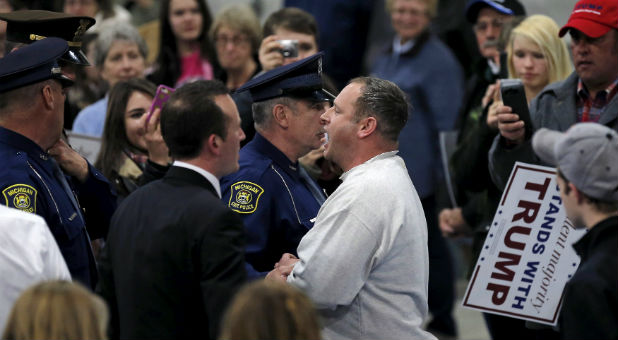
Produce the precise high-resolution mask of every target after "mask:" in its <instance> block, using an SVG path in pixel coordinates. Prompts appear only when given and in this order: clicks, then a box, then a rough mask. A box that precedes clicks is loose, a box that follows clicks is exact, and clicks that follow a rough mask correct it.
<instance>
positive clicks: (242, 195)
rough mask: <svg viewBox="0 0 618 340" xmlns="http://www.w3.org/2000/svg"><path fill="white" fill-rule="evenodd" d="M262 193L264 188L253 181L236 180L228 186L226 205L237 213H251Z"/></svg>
mask: <svg viewBox="0 0 618 340" xmlns="http://www.w3.org/2000/svg"><path fill="white" fill-rule="evenodd" d="M263 193H264V189H262V187H261V186H259V185H257V184H255V183H251V182H247V181H240V182H236V183H234V184H232V185H231V187H230V201H229V203H228V206H229V207H230V209H232V210H233V211H235V212H237V213H240V214H251V213H253V212H255V210H256V209H257V207H258V201H259V200H260V196H262V194H263Z"/></svg>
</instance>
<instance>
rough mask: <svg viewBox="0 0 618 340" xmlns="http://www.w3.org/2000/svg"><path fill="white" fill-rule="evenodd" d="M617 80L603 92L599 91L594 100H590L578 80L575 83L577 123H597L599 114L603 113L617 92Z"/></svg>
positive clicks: (582, 84)
mask: <svg viewBox="0 0 618 340" xmlns="http://www.w3.org/2000/svg"><path fill="white" fill-rule="evenodd" d="M617 85H618V79H616V80H615V81H614V82H613V83H612V84H610V85H609V86H608V87H607V88H606V89H605V90H603V91H599V92H598V93H597V95H596V97H595V98H590V93H588V90H587V89H586V88H585V87H584V83H582V80H581V79H580V80H579V81H578V82H577V102H576V105H577V121H578V122H598V121H599V118H601V114H602V113H603V111H605V107H606V106H607V103H609V102H610V101H611V100H612V98H613V97H614V96H615V95H616V92H618V86H617Z"/></svg>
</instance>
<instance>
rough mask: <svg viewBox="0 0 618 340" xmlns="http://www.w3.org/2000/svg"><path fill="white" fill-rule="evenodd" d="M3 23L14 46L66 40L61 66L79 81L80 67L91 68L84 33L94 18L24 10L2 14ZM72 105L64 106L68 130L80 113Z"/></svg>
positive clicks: (69, 75)
mask: <svg viewBox="0 0 618 340" xmlns="http://www.w3.org/2000/svg"><path fill="white" fill-rule="evenodd" d="M0 20H4V21H6V22H7V25H6V40H7V41H8V42H10V43H13V44H32V43H33V42H35V41H38V40H41V39H45V38H48V37H57V38H62V39H64V40H66V42H67V44H68V45H69V49H68V50H67V51H66V52H65V53H64V54H63V55H62V56H61V57H60V60H59V61H58V65H60V68H61V69H62V73H64V74H65V75H66V76H68V77H69V78H71V79H75V78H76V73H77V71H76V68H77V67H82V66H89V65H90V62H89V61H88V59H87V58H86V55H85V54H84V52H83V51H82V50H81V47H82V37H83V35H84V33H85V32H86V31H87V30H88V28H89V27H91V26H92V25H94V23H95V20H94V19H93V18H91V17H86V16H75V15H69V14H65V13H59V12H51V11H44V10H20V11H14V12H9V13H0ZM7 52H8V51H7ZM70 103H71V101H69V98H67V100H66V102H65V105H64V126H65V127H66V128H67V129H70V128H71V127H72V126H73V120H75V116H77V113H78V112H79V108H78V107H76V106H73V105H70Z"/></svg>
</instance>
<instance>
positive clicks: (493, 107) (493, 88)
mask: <svg viewBox="0 0 618 340" xmlns="http://www.w3.org/2000/svg"><path fill="white" fill-rule="evenodd" d="M482 104H483V107H487V105H489V107H488V108H487V125H488V126H489V127H490V128H491V129H492V130H497V129H498V112H497V109H498V107H500V106H502V105H503V104H502V100H501V99H500V81H499V80H498V81H496V83H495V84H492V85H489V86H488V87H487V91H485V96H483V99H482Z"/></svg>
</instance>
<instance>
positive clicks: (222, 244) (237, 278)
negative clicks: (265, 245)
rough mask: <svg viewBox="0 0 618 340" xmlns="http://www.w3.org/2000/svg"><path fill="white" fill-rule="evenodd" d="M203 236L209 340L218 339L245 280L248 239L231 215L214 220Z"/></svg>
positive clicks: (200, 248)
mask: <svg viewBox="0 0 618 340" xmlns="http://www.w3.org/2000/svg"><path fill="white" fill-rule="evenodd" d="M209 224H211V226H209V227H208V228H207V229H206V231H205V232H204V233H203V235H201V239H200V244H199V245H198V249H197V251H198V252H199V253H198V254H199V261H200V262H199V263H200V266H201V272H200V287H201V289H202V300H203V302H204V307H205V309H206V313H207V315H208V323H209V328H208V329H209V330H210V338H212V339H215V338H217V336H218V329H219V322H220V320H221V317H222V316H223V313H224V311H225V309H226V307H227V304H228V302H229V301H230V300H231V298H232V296H233V295H234V293H236V291H237V290H238V288H239V287H240V286H241V285H242V284H243V283H244V282H245V280H246V272H245V252H244V247H245V237H244V229H243V225H242V221H241V220H240V218H239V217H238V216H237V215H236V214H235V213H233V212H232V211H229V210H227V209H226V210H225V211H224V212H223V213H220V214H218V215H217V216H213V217H212V219H211V222H209Z"/></svg>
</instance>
